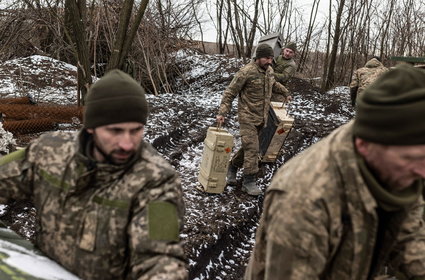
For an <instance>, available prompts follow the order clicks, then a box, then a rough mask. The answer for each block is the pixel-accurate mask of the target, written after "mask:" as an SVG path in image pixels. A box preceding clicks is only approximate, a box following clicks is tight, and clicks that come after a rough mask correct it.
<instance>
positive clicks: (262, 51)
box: [255, 44, 274, 58]
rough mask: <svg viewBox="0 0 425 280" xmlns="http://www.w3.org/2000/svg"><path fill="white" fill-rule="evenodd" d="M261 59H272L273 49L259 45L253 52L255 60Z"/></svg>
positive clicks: (266, 45)
mask: <svg viewBox="0 0 425 280" xmlns="http://www.w3.org/2000/svg"><path fill="white" fill-rule="evenodd" d="M262 57H274V52H273V49H272V47H270V46H269V45H268V44H259V45H258V46H257V50H256V51H255V58H262Z"/></svg>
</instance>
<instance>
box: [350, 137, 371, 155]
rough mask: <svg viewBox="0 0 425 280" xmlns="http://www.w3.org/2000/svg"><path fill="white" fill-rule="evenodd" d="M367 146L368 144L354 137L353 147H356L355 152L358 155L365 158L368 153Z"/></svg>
mask: <svg viewBox="0 0 425 280" xmlns="http://www.w3.org/2000/svg"><path fill="white" fill-rule="evenodd" d="M369 145H370V142H368V141H366V140H363V139H362V138H359V137H356V138H355V139H354V146H355V147H356V150H357V152H359V154H360V155H362V156H363V157H365V156H366V155H368V153H369Z"/></svg>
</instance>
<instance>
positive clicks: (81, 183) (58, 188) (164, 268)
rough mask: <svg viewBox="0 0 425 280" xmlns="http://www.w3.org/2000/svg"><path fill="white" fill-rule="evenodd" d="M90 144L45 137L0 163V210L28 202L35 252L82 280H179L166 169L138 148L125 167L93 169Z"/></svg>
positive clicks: (179, 254)
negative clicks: (34, 226)
mask: <svg viewBox="0 0 425 280" xmlns="http://www.w3.org/2000/svg"><path fill="white" fill-rule="evenodd" d="M90 139H91V138H90V137H89V136H88V134H87V133H86V132H85V130H83V131H81V132H80V133H77V132H68V133H63V132H62V133H61V132H54V133H48V134H45V135H43V136H41V137H40V138H39V139H37V140H36V141H34V142H33V143H32V144H30V146H29V147H28V148H27V149H26V150H21V151H17V152H15V153H12V154H10V155H8V156H6V157H4V158H0V197H1V199H2V202H6V201H7V199H10V198H13V199H27V198H31V199H32V200H33V202H34V205H35V208H36V209H37V214H38V221H37V237H36V245H37V246H38V247H39V248H40V249H41V251H43V252H44V253H45V254H46V255H47V256H49V257H50V258H52V259H54V260H56V261H57V262H59V263H60V264H61V265H62V266H64V267H65V268H67V269H68V270H69V271H71V272H73V273H75V274H76V275H78V276H79V277H81V278H83V279H102V280H105V279H146V280H147V279H150V280H155V279H187V270H186V260H185V257H184V252H183V248H182V244H181V243H180V242H179V224H180V225H181V224H182V216H183V212H184V205H183V201H182V190H181V186H180V179H179V177H178V175H177V174H176V172H175V171H174V169H173V168H172V167H171V166H170V165H169V164H168V163H167V162H166V161H165V160H164V159H163V158H162V157H161V156H160V155H159V154H158V153H157V152H156V151H155V150H154V149H153V148H152V147H151V146H150V145H149V144H148V143H146V142H143V143H142V144H141V148H140V150H139V151H138V152H137V154H136V156H134V158H133V159H132V160H131V162H129V163H127V164H125V165H112V164H107V163H98V162H95V161H94V160H92V159H91V158H90V157H87V156H85V154H86V153H84V152H82V151H84V150H89V149H90V147H91V145H90V143H92V142H91V141H90ZM80 143H81V144H80Z"/></svg>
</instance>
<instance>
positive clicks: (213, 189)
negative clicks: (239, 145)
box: [198, 127, 233, 193]
mask: <svg viewBox="0 0 425 280" xmlns="http://www.w3.org/2000/svg"><path fill="white" fill-rule="evenodd" d="M232 148H233V136H232V135H231V134H230V133H228V132H227V131H226V130H225V129H222V128H217V127H210V128H208V131H207V137H206V138H205V140H204V150H203V153H202V160H201V166H200V171H199V175H198V181H199V182H200V183H201V185H202V187H203V190H204V191H205V192H209V193H222V192H223V191H224V187H225V186H226V175H227V168H228V166H229V160H230V155H231V153H232Z"/></svg>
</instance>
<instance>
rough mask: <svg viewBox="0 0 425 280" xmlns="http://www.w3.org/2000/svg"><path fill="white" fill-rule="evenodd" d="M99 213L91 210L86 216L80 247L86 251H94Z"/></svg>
mask: <svg viewBox="0 0 425 280" xmlns="http://www.w3.org/2000/svg"><path fill="white" fill-rule="evenodd" d="M96 230H97V213H96V212H89V213H87V215H86V217H85V218H84V223H83V228H82V230H81V236H80V241H79V244H78V245H79V247H80V248H81V249H83V250H86V251H90V252H92V251H94V249H95V245H96Z"/></svg>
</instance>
